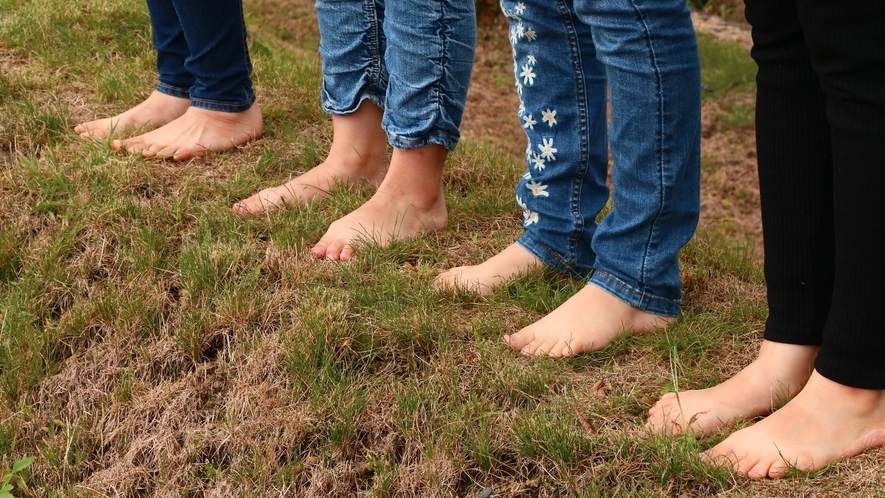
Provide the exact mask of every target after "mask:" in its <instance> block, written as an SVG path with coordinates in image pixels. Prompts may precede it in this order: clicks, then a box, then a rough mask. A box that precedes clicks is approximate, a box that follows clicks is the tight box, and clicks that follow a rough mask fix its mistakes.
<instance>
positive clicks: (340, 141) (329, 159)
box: [233, 101, 388, 215]
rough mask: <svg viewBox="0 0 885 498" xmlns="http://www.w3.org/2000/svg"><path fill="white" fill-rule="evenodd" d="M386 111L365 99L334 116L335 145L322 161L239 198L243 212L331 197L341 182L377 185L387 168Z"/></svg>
mask: <svg viewBox="0 0 885 498" xmlns="http://www.w3.org/2000/svg"><path fill="white" fill-rule="evenodd" d="M383 116H384V111H382V110H381V108H379V107H378V106H376V105H375V104H373V103H372V102H369V101H364V102H363V104H362V105H360V107H359V109H357V111H356V112H354V113H353V114H348V115H344V116H332V128H333V135H332V137H333V138H332V146H331V147H330V148H329V155H328V156H326V160H325V161H323V163H322V164H319V165H317V166H315V167H314V168H313V169H311V170H310V171H308V172H307V173H304V174H303V175H301V176H298V177H297V178H294V179H292V180H290V181H288V182H286V183H284V184H282V185H280V186H277V187H271V188H267V189H264V190H262V191H260V192H258V193H257V194H255V195H253V196H252V197H249V198H248V199H245V200H243V201H241V202H238V203H237V204H235V205H234V206H233V211H234V212H235V213H237V214H239V215H251V214H258V213H263V212H267V211H271V210H274V209H277V208H280V207H284V206H296V205H307V204H309V203H310V202H312V201H315V200H321V199H324V198H326V197H328V192H329V191H330V190H332V189H333V188H335V187H336V186H338V185H342V184H344V185H348V184H359V183H363V184H369V185H372V186H375V187H377V186H378V185H380V184H381V181H382V180H383V179H384V174H385V173H386V171H387V165H388V158H387V134H386V133H385V132H384V130H383V129H382V128H381V118H382V117H383Z"/></svg>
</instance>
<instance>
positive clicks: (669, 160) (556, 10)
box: [501, 0, 701, 316]
mask: <svg viewBox="0 0 885 498" xmlns="http://www.w3.org/2000/svg"><path fill="white" fill-rule="evenodd" d="M501 6H502V9H503V11H504V14H505V15H506V16H507V17H508V18H509V19H510V41H511V43H512V45H513V58H514V73H515V77H516V89H517V92H518V93H519V95H520V107H519V118H520V123H521V124H522V125H523V128H524V129H525V132H526V134H527V136H528V147H527V148H526V161H527V164H528V171H527V172H526V174H525V175H524V177H523V178H522V180H521V181H520V182H519V185H518V186H517V190H516V199H517V202H518V203H519V205H520V207H521V208H522V210H523V217H524V225H525V233H524V234H523V236H522V237H521V238H520V239H519V241H518V242H519V243H520V244H521V245H522V246H523V247H525V248H526V249H527V250H528V251H530V252H531V253H532V254H534V255H535V256H536V257H538V258H540V259H541V261H543V262H544V263H545V264H546V265H548V266H550V267H553V268H555V269H558V270H561V271H567V272H569V273H572V274H574V275H576V276H579V277H582V278H588V282H589V283H591V284H594V285H597V286H599V287H601V288H603V289H604V290H606V291H608V292H609V293H611V294H613V295H615V296H616V297H618V298H619V299H621V300H622V301H624V302H626V303H627V304H630V305H631V306H634V307H636V308H639V309H641V310H644V311H647V312H650V313H654V314H657V315H662V316H677V315H678V314H679V310H680V304H681V302H682V290H681V280H680V276H679V262H678V252H679V249H680V248H682V246H684V245H685V244H686V243H687V242H688V241H689V239H691V237H692V235H693V234H694V231H695V228H696V226H697V220H698V214H699V211H700V109H701V105H700V93H701V91H700V70H699V68H700V64H699V61H698V51H697V40H696V38H695V33H694V29H693V28H692V24H691V18H690V15H689V10H688V8H687V6H686V4H685V0H516V1H514V0H502V2H501ZM607 92H608V93H610V95H609V97H610V99H611V122H610V123H609V124H608V125H607V123H606V97H607ZM607 130H608V134H609V135H610V137H607V134H606V131H607ZM609 142H610V146H611V155H612V157H613V158H614V166H613V172H612V181H613V186H614V194H613V197H612V200H613V209H612V210H611V212H610V213H609V214H608V215H607V216H606V217H605V218H604V219H603V220H602V222H601V223H599V224H598V225H597V223H596V218H597V215H598V214H599V213H600V211H601V210H602V208H603V207H604V206H605V204H606V202H607V201H608V199H609V189H608V187H607V186H606V176H607V166H608V152H609Z"/></svg>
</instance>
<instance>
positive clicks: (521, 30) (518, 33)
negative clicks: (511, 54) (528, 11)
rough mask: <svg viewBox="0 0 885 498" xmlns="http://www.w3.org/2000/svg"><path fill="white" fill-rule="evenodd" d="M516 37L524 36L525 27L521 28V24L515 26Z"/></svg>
mask: <svg viewBox="0 0 885 498" xmlns="http://www.w3.org/2000/svg"><path fill="white" fill-rule="evenodd" d="M516 36H518V37H520V38H522V37H523V36H525V26H523V25H522V23H519V24H517V25H516Z"/></svg>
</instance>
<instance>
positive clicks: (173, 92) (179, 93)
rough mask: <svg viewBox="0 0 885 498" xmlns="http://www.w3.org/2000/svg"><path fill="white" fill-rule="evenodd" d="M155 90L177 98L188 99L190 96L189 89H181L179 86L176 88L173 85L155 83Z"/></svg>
mask: <svg viewBox="0 0 885 498" xmlns="http://www.w3.org/2000/svg"><path fill="white" fill-rule="evenodd" d="M157 91H158V92H160V93H162V94H165V95H170V96H172V97H176V98H179V99H190V98H191V94H190V92H189V91H187V90H183V89H181V88H176V87H174V86H170V85H166V84H163V83H157Z"/></svg>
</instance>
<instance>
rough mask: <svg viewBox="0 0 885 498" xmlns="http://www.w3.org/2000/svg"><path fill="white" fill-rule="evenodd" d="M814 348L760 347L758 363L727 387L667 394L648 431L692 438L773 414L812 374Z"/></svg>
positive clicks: (653, 410)
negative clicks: (736, 423) (683, 434)
mask: <svg viewBox="0 0 885 498" xmlns="http://www.w3.org/2000/svg"><path fill="white" fill-rule="evenodd" d="M818 349H819V348H818V346H801V345H796V344H784V343H780V342H771V341H763V343H762V347H761V348H760V349H759V357H758V358H756V361H754V362H753V363H751V364H750V365H749V366H747V367H746V368H744V369H743V370H741V371H740V372H738V373H737V375H735V376H734V377H732V378H730V379H728V380H726V381H725V382H723V383H721V384H719V385H717V386H715V387H711V388H709V389H702V390H697V391H684V392H680V393H667V394H665V395H664V396H663V397H662V398H661V399H660V400H659V401H658V402H657V403H655V405H654V406H653V407H651V409H650V410H649V411H648V415H649V417H648V422H646V424H645V426H646V428H648V429H650V430H653V431H655V432H664V433H672V434H679V433H683V432H689V433H691V434H694V435H696V436H699V435H701V434H705V433H709V432H713V431H715V430H717V429H719V428H720V427H724V426H729V425H732V424H734V423H735V422H738V421H741V420H750V419H753V418H755V417H758V416H759V415H765V414H767V413H771V412H772V411H773V410H775V409H777V408H778V407H779V406H781V405H783V404H784V403H785V402H787V401H788V400H789V399H790V398H792V397H793V396H795V395H796V393H798V392H799V390H801V389H802V386H804V385H805V382H806V381H807V380H808V376H809V375H811V371H812V370H813V369H814V358H815V357H816V356H817V350H818Z"/></svg>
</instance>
